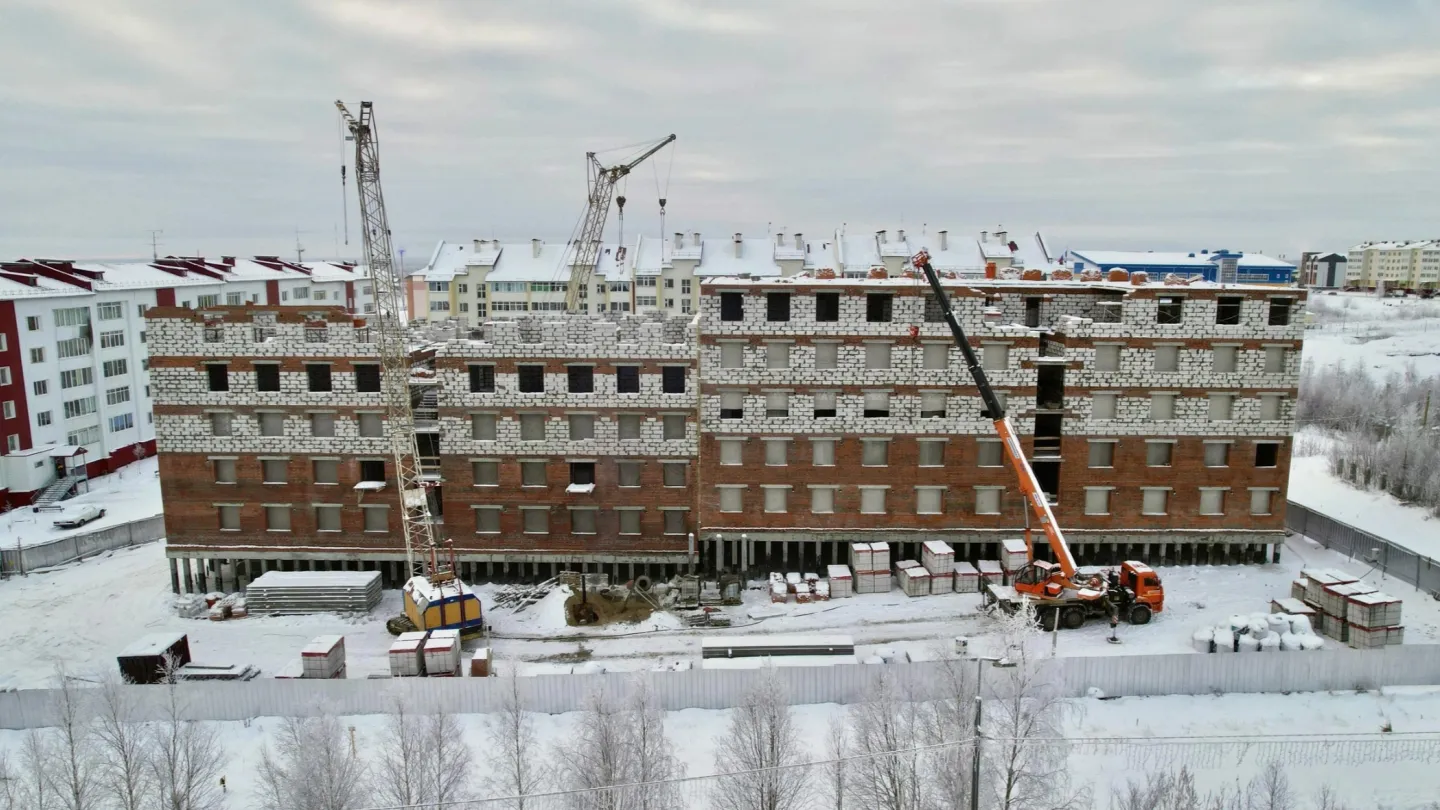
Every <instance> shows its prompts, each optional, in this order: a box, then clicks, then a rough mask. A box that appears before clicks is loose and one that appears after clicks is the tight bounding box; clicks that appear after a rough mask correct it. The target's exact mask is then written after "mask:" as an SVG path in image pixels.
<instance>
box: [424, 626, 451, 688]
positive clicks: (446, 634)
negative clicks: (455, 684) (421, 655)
mask: <svg viewBox="0 0 1440 810" xmlns="http://www.w3.org/2000/svg"><path fill="white" fill-rule="evenodd" d="M424 651H425V675H426V676H427V677H430V678H454V677H457V676H459V674H460V631H459V630H433V631H431V633H430V638H427V639H425V646H424Z"/></svg>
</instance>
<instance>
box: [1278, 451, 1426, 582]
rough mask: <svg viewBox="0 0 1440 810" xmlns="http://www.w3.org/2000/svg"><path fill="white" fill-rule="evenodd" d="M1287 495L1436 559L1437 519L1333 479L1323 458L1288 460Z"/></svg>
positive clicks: (1387, 496) (1383, 495)
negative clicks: (1288, 482)
mask: <svg viewBox="0 0 1440 810" xmlns="http://www.w3.org/2000/svg"><path fill="white" fill-rule="evenodd" d="M1289 496H1290V500H1292V501H1294V502H1296V503H1298V504H1300V505H1301V506H1304V507H1306V508H1309V509H1313V510H1315V511H1316V512H1319V513H1321V514H1323V515H1325V516H1326V517H1329V518H1333V519H1334V520H1338V521H1341V522H1342V523H1348V524H1350V525H1351V526H1354V527H1355V528H1357V529H1363V530H1365V531H1367V532H1370V533H1371V534H1374V535H1378V536H1380V537H1383V538H1385V539H1386V540H1389V541H1391V542H1393V543H1395V544H1397V545H1401V546H1404V547H1405V548H1408V549H1410V550H1411V551H1414V552H1415V553H1417V554H1423V555H1425V556H1427V557H1431V558H1434V559H1440V519H1437V518H1436V517H1435V516H1434V515H1432V514H1431V513H1430V511H1429V510H1428V509H1424V508H1422V507H1419V506H1410V505H1408V504H1404V503H1401V502H1400V501H1399V500H1398V499H1397V498H1396V497H1395V496H1394V495H1391V494H1389V493H1387V492H1381V491H1379V490H1372V489H1360V488H1357V487H1356V486H1355V485H1353V484H1351V483H1349V482H1347V481H1344V480H1342V479H1340V478H1337V477H1335V476H1334V475H1332V474H1331V473H1330V465H1329V461H1328V460H1327V459H1326V458H1325V456H1305V457H1303V458H1294V459H1291V461H1290V491H1289Z"/></svg>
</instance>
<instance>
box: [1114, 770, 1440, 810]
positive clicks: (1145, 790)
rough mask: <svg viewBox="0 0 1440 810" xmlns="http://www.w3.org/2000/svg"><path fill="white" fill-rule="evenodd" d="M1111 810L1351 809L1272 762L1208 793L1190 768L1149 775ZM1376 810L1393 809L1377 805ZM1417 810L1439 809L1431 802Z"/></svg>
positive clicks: (1117, 795)
mask: <svg viewBox="0 0 1440 810" xmlns="http://www.w3.org/2000/svg"><path fill="white" fill-rule="evenodd" d="M1110 807H1111V810H1351V807H1352V806H1351V805H1348V804H1345V803H1344V802H1341V801H1340V800H1339V799H1338V798H1337V797H1336V795H1335V791H1334V790H1333V789H1332V788H1331V787H1330V786H1329V785H1321V786H1320V787H1319V788H1317V789H1316V790H1315V791H1314V792H1313V793H1311V794H1310V795H1308V796H1307V795H1305V794H1304V793H1302V791H1300V790H1297V789H1296V788H1294V787H1293V786H1292V785H1291V784H1290V778H1289V776H1287V775H1286V773H1285V769H1284V767H1282V766H1281V765H1280V763H1278V762H1275V761H1271V762H1269V763H1267V764H1266V765H1265V769H1264V770H1263V771H1261V772H1260V773H1259V774H1257V775H1256V776H1255V778H1253V779H1251V780H1250V781H1249V782H1248V783H1246V784H1244V785H1241V784H1239V783H1238V782H1237V783H1236V784H1233V785H1228V786H1225V787H1222V788H1220V789H1219V790H1215V791H1210V792H1206V793H1202V792H1200V790H1198V789H1197V788H1196V787H1195V776H1194V774H1192V773H1191V772H1190V771H1189V769H1187V768H1184V767H1182V768H1180V770H1178V771H1161V772H1158V773H1151V774H1147V775H1146V777H1145V778H1144V779H1140V780H1132V781H1130V782H1129V783H1127V784H1126V785H1125V786H1124V787H1123V788H1121V789H1120V790H1118V791H1116V793H1115V795H1114V796H1113V798H1112V799H1111V802H1110ZM1374 808H1375V810H1392V808H1391V807H1390V806H1389V805H1383V804H1382V805H1375V806H1374ZM1416 810H1440V802H1430V803H1428V804H1426V805H1424V806H1423V807H1421V808H1416Z"/></svg>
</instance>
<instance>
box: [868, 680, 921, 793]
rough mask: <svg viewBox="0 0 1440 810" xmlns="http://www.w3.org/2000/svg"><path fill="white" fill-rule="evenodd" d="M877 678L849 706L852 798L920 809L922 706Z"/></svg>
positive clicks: (895, 684) (894, 683)
mask: <svg viewBox="0 0 1440 810" xmlns="http://www.w3.org/2000/svg"><path fill="white" fill-rule="evenodd" d="M909 698H910V696H909V695H905V694H903V693H902V690H901V687H900V685H899V683H898V682H897V681H896V679H895V678H894V676H893V675H890V674H889V673H882V674H881V675H880V678H879V679H878V680H877V681H876V684H875V686H874V688H873V689H872V690H871V692H870V695H869V697H868V698H867V699H866V700H865V701H864V702H863V703H857V704H855V705H853V706H851V707H850V725H851V726H852V727H853V728H854V729H855V753H856V754H857V755H858V758H857V759H856V760H855V766H854V768H853V770H854V780H853V785H854V788H853V790H854V794H855V797H856V798H857V799H859V800H860V803H861V804H862V805H863V806H864V807H873V808H882V809H883V810H920V808H922V807H924V806H925V801H926V795H927V794H926V782H925V779H924V778H923V772H924V768H923V764H922V757H923V754H922V753H921V752H920V751H917V750H915V749H917V748H918V747H919V746H920V745H921V744H922V742H923V735H924V731H925V719H924V716H923V712H924V709H923V706H922V705H921V704H920V703H918V702H916V701H914V700H911V699H909Z"/></svg>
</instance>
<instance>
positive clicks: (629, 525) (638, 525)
mask: <svg viewBox="0 0 1440 810" xmlns="http://www.w3.org/2000/svg"><path fill="white" fill-rule="evenodd" d="M615 518H616V522H617V523H618V524H619V526H618V533H619V534H622V535H631V536H633V535H637V534H640V532H641V529H642V527H643V526H644V523H645V507H643V506H617V507H615Z"/></svg>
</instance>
